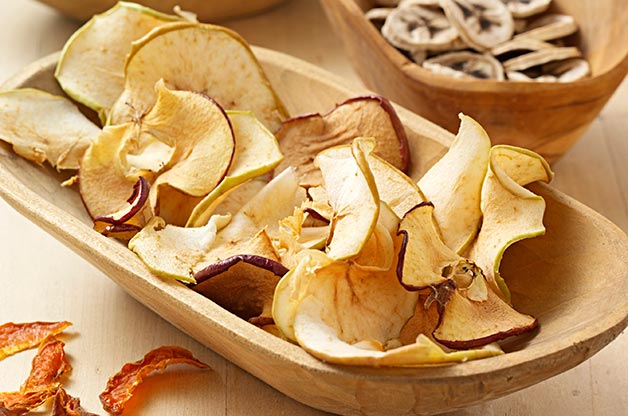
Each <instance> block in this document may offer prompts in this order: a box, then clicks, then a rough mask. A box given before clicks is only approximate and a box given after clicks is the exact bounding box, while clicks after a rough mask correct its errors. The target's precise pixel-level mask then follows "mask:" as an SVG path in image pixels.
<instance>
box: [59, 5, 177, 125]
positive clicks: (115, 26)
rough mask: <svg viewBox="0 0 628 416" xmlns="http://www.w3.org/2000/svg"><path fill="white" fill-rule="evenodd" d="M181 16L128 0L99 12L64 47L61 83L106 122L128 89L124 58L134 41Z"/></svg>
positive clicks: (66, 91)
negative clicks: (114, 104)
mask: <svg viewBox="0 0 628 416" xmlns="http://www.w3.org/2000/svg"><path fill="white" fill-rule="evenodd" d="M178 20H181V18H180V17H178V16H173V15H167V14H164V13H160V12H157V11H156V10H152V9H150V8H148V7H144V6H140V5H139V4H135V3H127V2H119V3H117V4H116V5H115V6H113V7H112V8H111V9H109V10H107V11H106V12H104V13H102V14H98V15H95V16H94V17H92V18H91V19H90V20H89V21H88V22H87V23H85V24H84V25H83V26H82V27H81V28H80V29H79V30H77V31H76V32H74V34H73V35H72V36H71V37H70V39H69V40H68V41H67V42H66V44H65V46H64V47H63V51H62V52H61V57H60V58H59V63H58V64H57V68H56V71H55V77H56V78H57V81H59V85H61V88H63V90H64V91H65V93H66V94H68V95H69V96H70V97H72V98H73V99H74V100H75V101H77V102H79V103H81V104H84V105H85V106H87V107H89V108H91V109H93V110H94V111H96V112H97V113H98V115H99V116H100V119H101V120H102V121H103V122H104V121H105V120H106V119H107V117H106V116H107V113H108V112H109V109H110V108H111V106H112V105H113V103H114V102H115V100H116V99H117V98H118V96H120V94H121V93H122V91H123V89H124V61H125V59H126V56H127V54H128V53H129V51H130V50H131V43H132V42H133V41H135V40H137V39H140V38H141V37H142V36H144V35H146V34H147V33H148V32H150V31H151V30H152V29H154V28H155V27H157V26H160V25H163V24H165V23H170V22H174V21H178ZM155 81H156V80H155Z"/></svg>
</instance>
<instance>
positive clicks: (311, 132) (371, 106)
mask: <svg viewBox="0 0 628 416" xmlns="http://www.w3.org/2000/svg"><path fill="white" fill-rule="evenodd" d="M356 137H374V138H375V139H376V141H377V145H376V147H375V154H377V155H379V156H381V157H382V158H383V159H385V160H386V161H388V162H390V163H391V164H392V165H393V166H395V167H397V168H398V169H401V170H405V169H406V168H407V167H408V163H409V161H410V153H409V148H408V142H407V137H406V133H405V131H404V129H403V126H402V125H401V121H400V120H399V117H398V116H397V113H396V112H395V110H394V108H393V107H392V105H391V104H390V103H389V102H388V101H387V100H386V99H384V98H382V97H378V96H364V97H355V98H351V99H349V100H347V101H345V102H343V103H341V104H338V105H337V106H336V107H335V108H334V109H333V110H331V111H330V112H329V113H327V114H325V115H321V114H307V115H303V116H298V117H295V118H292V119H289V120H286V121H285V122H284V123H283V124H282V126H281V129H279V131H278V132H277V140H278V141H279V147H280V148H281V151H282V152H283V154H284V155H285V158H284V160H283V162H282V163H280V164H279V166H278V167H277V169H276V171H277V172H281V171H282V170H284V169H285V168H287V167H288V166H295V167H296V168H297V172H298V174H299V176H300V177H301V181H302V183H307V184H313V185H318V184H320V183H321V181H320V176H319V173H318V172H317V171H316V168H315V167H314V166H313V165H312V161H313V160H314V158H315V157H316V155H317V154H318V153H319V152H321V151H322V150H324V149H327V148H329V147H332V146H338V145H341V144H349V143H351V141H352V140H353V139H354V138H356Z"/></svg>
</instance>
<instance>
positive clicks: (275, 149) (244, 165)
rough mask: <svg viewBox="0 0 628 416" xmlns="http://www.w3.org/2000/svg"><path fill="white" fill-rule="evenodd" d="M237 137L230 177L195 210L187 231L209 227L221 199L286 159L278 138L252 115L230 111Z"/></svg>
mask: <svg viewBox="0 0 628 416" xmlns="http://www.w3.org/2000/svg"><path fill="white" fill-rule="evenodd" d="M227 116H228V117H229V120H230V121H231V126H232V127H233V132H234V137H235V154H234V156H233V162H232V163H231V165H230V167H229V171H228V172H227V176H225V178H224V179H223V180H222V181H221V182H220V183H219V184H218V185H217V186H216V187H215V188H214V189H213V190H212V191H211V192H210V193H209V194H208V195H207V196H205V197H204V198H203V199H202V200H201V202H199V203H198V204H197V205H196V206H195V207H194V210H193V211H192V213H191V214H190V217H189V219H188V221H187V224H186V226H187V227H200V226H201V225H204V224H205V223H207V220H208V219H209V217H211V215H212V213H213V211H214V209H215V207H216V206H217V205H218V203H219V202H220V198H221V196H222V195H225V193H226V192H227V191H229V190H230V189H232V188H234V187H236V186H238V185H240V184H242V183H244V182H246V181H248V180H249V179H252V178H254V177H256V176H261V175H263V174H265V173H267V172H270V171H271V170H273V169H274V168H275V166H277V165H278V164H279V162H281V160H282V159H283V155H282V154H281V151H280V150H279V145H278V144H277V140H276V139H275V136H274V135H273V134H272V133H271V132H270V131H268V129H267V128H266V127H264V125H263V124H262V123H261V122H260V121H259V120H257V118H256V117H255V116H254V115H253V113H251V112H244V111H227Z"/></svg>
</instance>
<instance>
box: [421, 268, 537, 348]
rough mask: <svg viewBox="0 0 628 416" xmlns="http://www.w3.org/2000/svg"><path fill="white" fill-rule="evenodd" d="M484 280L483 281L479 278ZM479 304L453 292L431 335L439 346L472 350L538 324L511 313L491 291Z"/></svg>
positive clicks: (459, 291) (531, 318) (516, 313)
mask: <svg viewBox="0 0 628 416" xmlns="http://www.w3.org/2000/svg"><path fill="white" fill-rule="evenodd" d="M481 279H482V280H484V278H483V277H482V278H481ZM486 293H487V297H486V299H485V300H482V301H475V300H473V299H470V298H469V297H468V296H467V294H466V293H465V291H463V290H453V291H451V292H450V296H449V298H448V300H447V303H446V305H445V307H444V308H442V312H441V315H440V321H439V324H438V327H437V328H436V330H435V331H434V333H433V335H434V338H435V339H436V340H438V342H440V343H441V344H443V345H445V346H447V347H449V348H455V349H467V348H476V347H479V346H482V345H486V344H488V343H491V342H495V341H500V340H502V339H505V338H508V337H511V336H514V335H520V334H523V333H526V332H529V331H532V330H533V329H535V328H536V327H537V325H538V321H537V320H536V319H535V318H533V317H532V316H530V315H525V314H522V313H519V312H517V311H516V310H514V309H513V308H512V307H511V306H510V305H508V304H507V303H506V302H504V301H503V300H502V299H501V298H500V297H499V296H498V295H497V294H495V292H493V291H492V290H488V291H487V292H486Z"/></svg>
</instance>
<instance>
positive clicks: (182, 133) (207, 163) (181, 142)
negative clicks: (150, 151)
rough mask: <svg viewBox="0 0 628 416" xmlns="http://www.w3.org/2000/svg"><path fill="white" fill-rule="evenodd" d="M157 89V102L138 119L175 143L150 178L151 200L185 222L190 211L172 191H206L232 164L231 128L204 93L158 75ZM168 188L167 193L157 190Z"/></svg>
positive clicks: (170, 218)
mask: <svg viewBox="0 0 628 416" xmlns="http://www.w3.org/2000/svg"><path fill="white" fill-rule="evenodd" d="M155 90H156V91H157V102H156V103H155V106H154V107H153V108H152V109H151V111H150V112H149V113H147V114H146V115H145V116H144V117H143V119H142V121H141V123H142V125H143V126H145V127H144V128H145V129H146V130H147V131H149V132H150V134H151V135H152V136H154V137H156V138H158V139H160V140H162V141H164V142H166V143H167V144H169V145H170V146H173V147H174V154H173V155H172V158H171V159H170V161H169V164H168V166H166V170H165V172H163V173H162V174H161V175H159V176H158V177H157V179H156V180H155V183H154V184H153V189H154V192H152V193H151V206H152V207H153V211H154V212H155V214H156V215H160V216H162V217H163V218H164V219H165V220H166V222H168V223H169V224H185V223H186V222H187V219H188V217H189V212H190V211H186V210H182V209H181V206H180V205H181V204H179V203H178V202H179V201H178V200H177V199H176V198H172V194H173V193H177V192H179V193H182V194H184V195H189V196H192V197H204V196H205V195H207V194H208V193H209V192H211V191H212V190H213V189H214V188H215V187H216V186H217V185H218V184H219V183H220V181H222V179H223V178H224V177H225V175H226V174H227V171H228V169H229V167H230V166H231V161H232V159H233V155H234V152H235V138H234V133H233V129H232V126H231V122H230V120H229V118H228V117H227V115H226V114H225V112H224V110H223V109H222V108H221V107H220V105H218V104H217V103H216V102H215V101H214V100H212V99H211V98H209V97H207V96H206V95H203V94H198V93H194V92H189V91H173V90H169V89H168V88H166V86H165V84H164V82H163V81H162V80H160V81H159V82H158V83H157V85H156V86H155ZM168 191H170V192H169V193H170V195H169V196H170V198H165V197H162V195H160V194H161V193H162V192H168ZM194 202H196V201H194ZM190 205H196V203H190Z"/></svg>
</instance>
